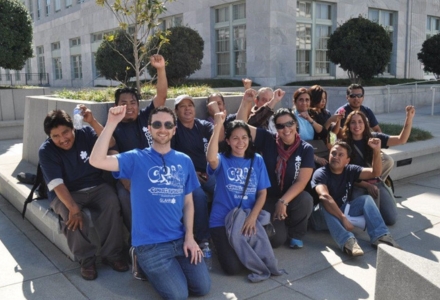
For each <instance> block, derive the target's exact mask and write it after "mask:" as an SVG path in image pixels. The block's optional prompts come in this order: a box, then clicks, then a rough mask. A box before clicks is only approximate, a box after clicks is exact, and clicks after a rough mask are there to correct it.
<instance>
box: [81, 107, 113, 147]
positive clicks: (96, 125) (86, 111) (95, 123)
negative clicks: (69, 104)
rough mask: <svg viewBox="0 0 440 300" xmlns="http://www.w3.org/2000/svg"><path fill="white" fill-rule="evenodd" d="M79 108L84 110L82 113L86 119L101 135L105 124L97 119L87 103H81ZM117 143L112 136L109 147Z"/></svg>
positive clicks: (98, 134)
mask: <svg viewBox="0 0 440 300" xmlns="http://www.w3.org/2000/svg"><path fill="white" fill-rule="evenodd" d="M79 108H80V109H81V110H82V114H83V117H84V121H86V122H87V123H89V125H90V126H91V127H92V128H93V130H95V132H96V135H97V136H100V135H101V132H102V130H103V129H104V126H102V124H101V123H99V122H98V120H96V119H95V117H94V116H93V113H92V111H91V109H90V108H87V107H86V106H85V105H83V104H81V105H80V106H79ZM115 144H116V141H115V139H114V138H113V137H112V138H111V140H110V143H109V148H111V147H113V146H114V145H115Z"/></svg>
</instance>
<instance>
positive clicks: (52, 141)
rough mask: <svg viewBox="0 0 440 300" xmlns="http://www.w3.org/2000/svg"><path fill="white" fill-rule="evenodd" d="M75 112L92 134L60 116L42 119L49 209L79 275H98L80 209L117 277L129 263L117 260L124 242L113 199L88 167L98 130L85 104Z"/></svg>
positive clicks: (93, 248) (97, 174)
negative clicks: (86, 213) (88, 213)
mask: <svg viewBox="0 0 440 300" xmlns="http://www.w3.org/2000/svg"><path fill="white" fill-rule="evenodd" d="M80 107H81V110H82V112H83V115H84V120H85V121H86V122H88V123H89V124H90V125H91V126H92V127H93V129H92V128H91V127H89V126H84V127H83V128H81V129H74V128H73V123H72V119H71V118H70V116H69V115H68V114H67V113H66V112H65V111H63V110H53V111H51V112H49V113H48V115H47V116H46V118H45V119H44V131H45V133H46V134H47V135H48V136H49V138H48V139H47V140H46V141H45V142H44V143H43V144H42V145H41V147H40V150H39V153H38V154H39V159H40V165H41V169H42V171H43V176H44V180H45V182H46V184H47V187H48V189H49V195H48V196H49V200H50V201H51V202H50V207H51V208H52V209H53V211H54V212H55V213H56V214H58V215H59V216H60V225H61V230H62V232H63V233H64V235H65V236H66V238H67V244H68V246H69V249H70V251H71V252H72V253H73V255H74V256H75V257H76V258H77V259H78V260H79V262H80V264H81V276H82V277H83V278H84V279H86V280H94V279H95V278H96V277H97V276H98V274H97V271H96V266H95V261H96V257H95V255H96V252H97V251H98V247H97V245H94V244H93V243H91V242H90V240H89V238H88V236H89V231H90V225H91V224H89V220H88V218H87V217H85V216H84V212H83V209H84V208H88V209H89V210H90V211H91V217H92V221H93V227H94V228H95V229H96V230H97V232H98V235H99V239H100V242H101V250H100V254H101V257H102V258H103V259H102V261H103V262H104V263H105V264H108V265H110V266H111V267H112V268H113V269H114V270H116V271H119V272H125V271H127V270H128V264H127V263H126V261H125V260H124V259H123V256H122V250H123V244H124V243H123V231H122V219H121V215H120V206H119V201H118V197H117V195H116V193H115V191H114V189H113V188H112V187H111V186H110V185H109V184H107V183H105V182H104V181H103V179H102V176H101V175H102V171H101V170H98V169H96V168H94V167H93V166H91V165H90V163H89V155H90V153H91V152H92V149H93V145H94V144H95V141H96V139H97V136H98V135H99V134H100V133H101V131H102V125H101V124H99V122H97V121H96V119H95V118H94V117H93V115H92V113H91V111H90V110H88V109H87V108H86V107H85V106H84V105H81V106H80ZM113 143H114V141H113Z"/></svg>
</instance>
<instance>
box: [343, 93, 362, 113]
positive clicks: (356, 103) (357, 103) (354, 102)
mask: <svg viewBox="0 0 440 300" xmlns="http://www.w3.org/2000/svg"><path fill="white" fill-rule="evenodd" d="M350 95H352V96H353V95H356V97H354V98H351V97H350ZM357 96H361V97H360V98H358V97H357ZM347 101H348V104H349V105H350V107H351V108H352V109H353V110H359V108H360V107H361V105H362V102H364V93H363V92H362V89H352V90H351V91H350V94H349V95H347Z"/></svg>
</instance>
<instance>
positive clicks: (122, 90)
mask: <svg viewBox="0 0 440 300" xmlns="http://www.w3.org/2000/svg"><path fill="white" fill-rule="evenodd" d="M122 94H131V95H133V96H134V98H135V99H136V101H137V102H138V103H139V99H140V98H141V96H140V95H139V92H138V90H137V88H132V87H124V88H120V89H117V90H116V91H115V105H118V103H119V97H120V96H121V95H122Z"/></svg>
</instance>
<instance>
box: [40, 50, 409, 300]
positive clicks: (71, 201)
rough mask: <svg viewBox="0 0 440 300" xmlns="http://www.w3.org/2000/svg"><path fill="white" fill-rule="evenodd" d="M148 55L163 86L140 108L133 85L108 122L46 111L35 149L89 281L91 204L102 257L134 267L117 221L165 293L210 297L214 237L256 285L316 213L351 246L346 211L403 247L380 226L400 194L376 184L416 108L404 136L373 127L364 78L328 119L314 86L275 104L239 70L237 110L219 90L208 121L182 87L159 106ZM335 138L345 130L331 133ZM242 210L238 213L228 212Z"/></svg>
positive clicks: (141, 269) (118, 266)
mask: <svg viewBox="0 0 440 300" xmlns="http://www.w3.org/2000/svg"><path fill="white" fill-rule="evenodd" d="M150 63H151V65H152V66H153V67H155V68H156V69H157V74H158V78H157V85H156V88H157V95H156V96H155V97H154V99H153V100H152V101H151V104H150V105H149V106H147V107H146V108H144V109H140V108H139V99H140V96H139V94H138V92H137V91H136V90H135V89H133V88H122V89H117V90H116V92H115V106H114V107H112V108H110V110H109V113H108V119H107V122H106V124H105V127H103V126H102V125H101V124H100V123H99V122H97V121H96V119H95V118H94V117H93V114H92V112H91V111H90V109H88V108H87V107H86V106H84V105H82V106H81V109H82V112H83V116H84V120H85V121H86V122H87V123H89V124H90V126H83V128H81V129H74V127H73V122H72V119H71V117H70V116H69V115H68V114H67V113H66V112H65V111H62V110H53V111H51V112H49V113H48V115H47V116H46V118H45V120H44V130H45V133H46V134H47V135H48V139H47V140H46V141H45V142H44V143H43V144H42V145H41V147H40V150H39V159H40V165H41V168H42V171H43V175H44V179H45V181H46V183H47V186H48V189H49V199H50V200H51V208H52V209H53V211H54V212H55V213H57V214H58V215H59V216H60V224H61V228H62V231H63V233H64V235H65V236H66V238H67V242H68V245H69V248H70V250H71V251H72V253H73V254H74V255H75V257H76V258H77V259H78V260H79V263H80V265H81V276H82V277H83V278H84V279H86V280H94V279H95V278H96V277H97V276H98V273H97V269H96V254H97V250H98V245H94V244H93V243H92V242H91V241H90V240H89V232H90V230H91V226H92V225H91V224H90V220H89V219H88V218H87V217H86V216H85V215H84V212H83V209H84V208H88V209H89V210H90V211H91V220H92V222H93V227H94V228H95V229H96V231H97V233H98V235H99V241H100V245H99V248H100V256H101V258H102V262H103V263H104V264H107V265H109V266H111V267H112V268H113V269H114V270H115V271H119V272H124V271H128V270H129V266H128V263H127V260H126V255H127V254H126V253H125V252H126V247H125V244H126V243H127V241H125V240H124V230H123V224H124V225H125V227H126V228H127V229H128V231H129V232H130V238H129V241H128V243H129V244H130V245H131V246H132V247H131V249H130V256H131V260H132V268H133V272H134V275H135V277H136V278H138V279H145V280H148V281H149V282H150V283H151V284H152V286H153V287H154V288H155V290H156V291H157V292H158V293H159V294H160V296H161V297H162V298H164V299H185V298H187V297H188V296H189V295H195V296H201V295H205V294H207V293H209V290H210V287H211V280H210V276H209V272H208V269H207V267H206V265H205V262H204V259H203V252H202V249H201V248H202V247H203V245H204V244H205V243H210V242H211V241H212V243H213V245H212V244H211V247H212V246H214V248H215V249H216V252H217V257H218V260H219V263H220V266H221V268H222V269H223V270H224V271H225V273H226V274H230V275H232V274H237V273H239V272H241V271H242V270H244V269H247V270H250V271H251V272H252V274H250V275H249V276H248V277H249V279H250V280H252V281H260V280H264V279H266V278H268V277H269V276H270V275H280V274H282V273H283V270H279V269H278V267H277V260H276V258H275V255H274V252H273V248H276V247H280V246H281V245H283V244H287V245H288V246H289V247H291V248H294V249H300V248H303V247H304V245H303V237H304V236H305V234H306V233H307V228H308V226H309V224H310V219H311V218H310V217H311V215H312V212H313V214H314V215H315V216H314V219H316V217H318V218H319V217H320V218H322V220H323V224H325V225H326V228H327V229H328V230H329V231H330V233H331V235H332V237H333V238H334V240H335V242H336V243H337V244H338V246H339V247H340V248H341V249H342V250H343V251H345V252H346V253H347V254H349V255H353V256H357V255H362V254H363V252H362V249H361V248H360V247H359V245H358V244H357V241H356V239H355V237H354V235H353V233H352V232H351V231H352V229H353V224H352V223H351V222H350V218H351V217H359V216H363V218H364V219H365V224H366V225H365V226H366V229H367V232H368V233H369V235H370V238H371V243H372V245H376V246H377V245H378V244H379V243H386V244H389V245H392V246H396V247H398V245H397V243H396V242H395V241H394V239H393V238H392V237H391V235H390V233H389V231H388V229H387V227H386V224H388V225H391V224H394V223H395V222H396V214H397V213H396V207H395V200H394V198H393V196H392V194H391V195H390V194H387V193H386V192H387V190H386V188H383V187H382V186H379V185H378V184H377V183H378V182H383V181H382V178H383V177H384V176H385V178H386V176H388V174H389V172H390V170H391V167H392V163H391V167H388V168H387V169H386V172H388V173H387V174H383V173H384V171H385V170H384V168H383V166H382V165H383V161H384V162H388V163H389V161H390V158H389V157H388V159H385V158H384V156H385V155H384V154H383V153H381V151H380V149H381V148H385V147H388V146H393V145H398V144H402V143H405V142H406V141H407V139H408V136H409V133H410V131H411V126H412V120H413V117H414V114H415V110H414V108H413V107H411V106H409V107H407V108H406V113H407V118H406V120H405V125H404V127H403V129H402V132H401V134H400V135H399V136H388V135H386V134H383V133H380V132H378V133H376V132H371V129H373V130H375V131H380V127H379V126H378V124H377V121H376V119H375V118H374V114H373V115H372V116H373V117H372V116H371V115H369V114H370V113H371V114H372V112H371V111H370V110H369V109H368V108H365V107H364V106H362V100H363V96H364V90H363V88H362V87H361V86H359V85H351V86H350V87H349V88H348V89H347V99H348V103H347V105H346V107H344V108H341V109H338V111H337V112H336V113H335V114H333V115H332V114H330V113H329V112H328V111H327V110H326V102H327V93H326V92H325V90H323V89H322V88H321V87H320V86H312V87H311V88H310V89H305V88H301V89H298V90H297V91H296V92H295V93H294V100H293V101H294V102H293V108H292V109H290V108H280V109H278V110H277V111H276V112H274V107H275V105H276V104H277V103H279V102H280V101H281V99H282V98H283V96H284V94H285V92H284V91H282V90H281V89H278V90H275V91H273V90H272V89H271V88H268V87H264V88H261V89H260V90H259V91H255V90H253V89H251V88H250V86H251V84H252V82H251V81H250V80H248V79H245V80H243V83H244V86H245V93H244V96H243V99H242V103H241V105H240V108H239V110H238V112H237V113H235V114H229V115H228V114H227V113H226V107H225V102H224V99H223V96H222V95H221V94H220V93H216V94H212V95H210V96H209V97H208V100H207V112H208V114H209V118H208V119H207V120H201V119H198V118H196V111H195V103H194V100H193V98H192V97H190V96H188V95H181V96H179V97H177V98H176V99H175V104H174V110H172V109H169V108H167V107H165V106H164V105H165V101H166V96H167V80H166V74H165V60H164V58H163V57H162V56H161V55H153V56H152V57H151V58H150ZM364 111H366V112H367V113H364ZM370 126H372V127H371V128H370ZM331 134H334V135H335V136H336V135H338V136H339V137H340V138H341V140H338V141H337V142H336V143H332V142H331V139H330V138H329V136H330V135H331ZM312 139H321V140H323V141H324V142H325V144H326V145H328V147H329V152H330V155H329V157H328V158H321V157H317V156H316V155H315V154H314V150H313V147H312V146H311V145H310V144H309V143H308V142H307V140H312ZM353 148H354V149H356V150H353ZM350 162H351V163H355V164H356V165H354V164H350ZM391 162H392V161H391ZM321 166H322V167H321ZM103 171H110V172H112V175H113V177H114V178H115V179H117V181H116V184H114V185H111V184H109V183H107V182H106V181H105V180H104V179H103ZM379 198H380V201H378V200H376V201H375V199H379ZM211 199H212V204H211V205H209V203H210V201H211ZM318 203H319V204H318ZM316 205H319V207H317V206H316ZM347 206H348V207H347ZM237 207H239V208H240V209H242V213H241V214H239V215H237V216H235V215H234V216H232V217H231V214H230V212H231V211H233V210H234V209H236V208H237ZM347 208H348V209H347ZM268 216H269V217H268ZM268 223H270V224H271V225H272V226H273V227H274V229H275V234H273V235H271V236H268V235H267V234H266V232H265V230H264V227H263V226H267V225H268ZM237 224H239V225H238V226H239V230H238V231H236V230H234V228H236V226H237ZM270 224H269V225H270ZM234 226H235V227H234Z"/></svg>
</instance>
